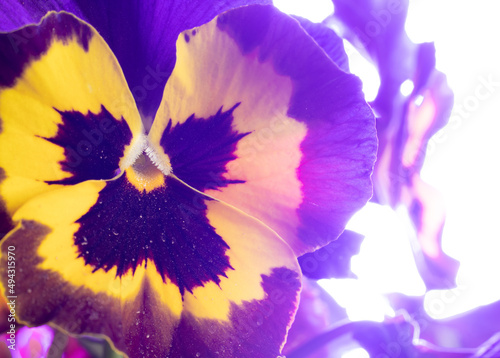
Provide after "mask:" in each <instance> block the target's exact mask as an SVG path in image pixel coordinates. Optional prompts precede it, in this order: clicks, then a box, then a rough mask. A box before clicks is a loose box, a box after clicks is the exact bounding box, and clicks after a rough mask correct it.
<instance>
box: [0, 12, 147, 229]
mask: <svg viewBox="0 0 500 358" xmlns="http://www.w3.org/2000/svg"><path fill="white" fill-rule="evenodd" d="M28 29H29V30H28ZM24 31H29V32H30V33H32V34H33V35H32V36H31V37H29V38H27V37H25V36H24V35H23V33H24ZM0 125H1V131H0V173H1V175H0V179H1V181H0V197H1V199H2V201H3V205H2V206H5V207H4V208H2V209H3V210H2V212H3V213H4V215H5V213H7V216H6V219H5V220H3V224H4V225H5V226H7V227H8V226H9V225H8V224H7V223H6V221H7V220H8V217H9V216H10V215H12V213H13V212H14V211H15V210H16V209H17V208H18V207H19V206H20V205H22V204H23V203H24V202H25V201H26V200H28V199H29V198H31V197H32V196H34V195H36V194H39V193H41V192H44V191H47V190H51V189H53V188H55V187H56V186H57V185H58V184H74V183H77V182H81V181H84V180H88V179H109V178H112V177H114V176H115V175H116V174H117V171H120V170H121V169H123V168H126V167H127V166H128V165H130V164H131V161H132V160H133V157H134V156H135V155H136V152H137V151H138V150H140V148H141V147H142V145H143V139H142V132H143V127H142V122H141V119H140V116H139V113H138V111H137V109H136V107H135V103H134V99H133V97H132V95H131V93H130V91H129V90H128V87H127V84H126V82H125V78H124V77H123V73H122V72H121V70H120V66H119V65H118V63H117V61H116V58H115V57H114V56H113V54H112V53H111V51H110V49H109V47H108V46H107V45H106V43H105V42H104V40H103V39H102V38H101V37H100V36H99V34H98V33H97V32H96V31H95V29H93V28H92V27H90V26H89V25H88V24H86V23H84V22H82V21H80V20H78V19H77V18H76V17H74V16H73V15H70V14H67V13H50V14H48V15H47V16H46V17H44V18H43V20H42V22H41V23H40V24H39V25H30V26H27V27H26V28H24V29H20V30H17V31H14V32H11V33H3V34H0Z"/></svg>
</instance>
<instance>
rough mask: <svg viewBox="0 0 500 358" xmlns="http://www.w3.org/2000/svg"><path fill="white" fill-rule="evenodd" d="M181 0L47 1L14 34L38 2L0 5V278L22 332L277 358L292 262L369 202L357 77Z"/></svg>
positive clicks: (293, 40) (121, 346) (268, 30)
mask: <svg viewBox="0 0 500 358" xmlns="http://www.w3.org/2000/svg"><path fill="white" fill-rule="evenodd" d="M85 4H87V3H85ZM196 4H197V2H189V1H174V2H170V3H168V4H163V3H161V4H160V3H159V2H151V4H150V3H149V2H135V1H130V2H126V3H125V4H121V3H120V6H118V5H117V6H112V5H111V4H110V3H108V2H105V3H95V4H94V3H91V4H90V5H88V4H87V5H82V4H79V3H78V2H75V3H72V2H71V3H69V4H66V5H65V6H66V7H63V8H61V7H60V6H55V5H54V4H52V3H49V5H50V6H52V5H54V6H53V8H54V9H55V10H64V9H65V10H68V11H70V12H71V13H69V12H49V13H47V14H46V15H44V16H43V18H42V19H41V21H40V23H38V24H36V25H28V26H26V27H24V28H18V27H19V26H20V25H26V24H27V23H29V22H32V21H35V22H36V21H38V19H39V16H41V14H40V11H41V10H44V9H43V8H39V7H37V6H36V5H26V6H25V7H22V6H21V5H19V4H17V3H16V2H7V3H6V4H4V5H2V6H3V7H2V8H0V13H1V17H0V21H1V22H2V27H3V28H2V29H3V30H4V31H10V32H5V33H2V34H0V68H1V70H0V123H1V131H0V168H1V176H0V177H1V181H0V193H1V200H2V201H1V205H2V206H1V207H2V215H3V216H2V225H3V227H4V228H5V229H4V230H10V231H9V232H8V234H7V235H6V236H5V237H4V238H3V240H2V260H1V263H0V264H1V268H0V274H1V279H2V285H3V287H4V288H5V289H6V293H7V295H14V294H15V295H16V296H17V303H16V305H17V306H16V307H17V308H16V309H17V312H16V314H17V318H18V320H19V321H20V322H23V323H26V324H29V325H42V324H46V323H50V324H53V325H55V326H57V327H59V328H61V329H62V330H65V331H67V332H69V333H72V334H97V335H103V336H105V337H107V338H108V339H109V340H110V342H111V343H112V344H113V345H114V347H115V348H116V349H117V350H119V351H121V352H124V353H125V354H127V355H128V356H130V357H167V356H169V357H182V356H183V357H195V356H200V357H211V356H219V357H276V356H278V355H279V354H280V352H281V348H282V346H283V344H284V341H285V338H286V334H287V330H288V327H289V326H290V324H291V322H292V320H293V316H294V312H295V310H296V306H297V301H298V294H299V291H300V285H301V284H300V275H301V273H300V269H299V265H298V262H297V257H298V256H299V255H302V254H304V253H306V252H310V251H312V250H315V249H317V248H319V247H321V246H323V245H326V244H328V243H329V242H330V241H331V240H333V239H335V238H336V237H337V236H339V235H340V233H341V232H342V231H343V228H344V225H345V223H346V221H347V220H348V219H349V218H350V216H351V215H352V214H353V213H354V212H355V211H356V210H358V209H359V208H360V207H361V206H362V205H364V203H365V202H366V201H367V200H368V199H369V198H370V195H371V183H370V173H371V170H372V166H373V162H374V157H375V152H376V138H375V128H374V119H373V114H372V112H371V110H370V108H369V107H368V105H367V104H366V103H365V102H364V99H363V95H362V93H361V89H360V82H359V80H357V79H356V78H355V77H354V76H352V75H350V74H347V73H345V72H344V71H342V70H341V69H340V68H339V67H338V66H337V65H335V63H334V62H333V61H332V60H331V59H330V58H329V57H328V56H327V55H326V54H325V52H323V50H322V49H321V48H320V47H318V45H317V44H316V43H315V42H314V41H313V40H312V39H311V37H310V36H309V35H307V34H306V32H304V30H303V29H302V28H301V27H300V25H299V24H298V23H297V21H296V20H294V19H292V18H290V17H288V16H285V15H283V14H281V13H280V12H278V11H277V10H276V9H274V8H273V7H271V6H260V5H258V6H248V7H242V8H238V9H235V10H232V11H229V12H226V13H223V14H221V15H219V16H217V17H216V18H215V19H213V20H211V19H212V17H213V16H215V15H217V14H218V12H219V11H220V10H226V9H228V8H229V7H228V6H227V4H225V3H224V2H217V1H214V2H213V3H212V2H210V5H204V4H205V3H203V4H202V2H200V4H199V5H200V6H199V8H198V7H196ZM49 5H47V6H49ZM46 10H50V9H48V8H47V9H46ZM42 15H43V14H42ZM114 15H122V16H114ZM191 15H192V16H193V18H191V17H190V16H191ZM193 19H194V20H193ZM85 20H86V21H87V22H86V21H85ZM16 21H18V22H16ZM92 25H94V26H95V27H93V26H92ZM115 26H116V27H115ZM192 26H198V27H194V28H190V27H192ZM118 29H120V30H124V31H123V32H120V31H118ZM174 39H177V40H176V42H175V47H174ZM130 44H133V45H135V46H137V47H131V46H130ZM115 56H116V57H115ZM122 70H123V72H122ZM144 71H145V72H146V73H145V75H144ZM167 77H168V79H167ZM9 252H15V255H16V268H18V270H17V271H16V286H15V287H12V288H11V287H9V286H8V280H7V272H6V271H7V269H6V268H7V264H6V260H7V257H8V255H9ZM19 268H22V270H21V269H19ZM10 290H12V291H10Z"/></svg>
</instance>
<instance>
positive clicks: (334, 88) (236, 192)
mask: <svg viewBox="0 0 500 358" xmlns="http://www.w3.org/2000/svg"><path fill="white" fill-rule="evenodd" d="M149 142H150V146H151V148H152V151H151V153H150V154H151V156H152V157H153V159H154V161H155V162H157V164H158V165H159V166H160V167H162V168H163V169H164V170H166V171H170V168H171V171H172V172H173V174H174V175H175V176H177V177H178V178H179V179H181V180H182V181H184V182H186V183H187V184H188V185H191V186H193V187H194V188H196V189H197V190H200V191H202V192H204V193H206V194H208V195H210V196H212V197H214V198H217V199H220V200H221V201H224V202H226V203H228V204H230V205H232V206H234V207H237V208H239V209H241V210H242V211H244V212H246V213H247V214H249V215H252V216H254V217H255V218H257V219H259V220H261V221H262V222H264V223H265V224H266V225H269V226H270V227H271V228H273V230H275V231H276V232H277V233H278V234H279V235H280V236H281V237H282V238H284V240H285V241H286V242H287V243H288V244H289V245H290V246H291V247H292V248H293V249H294V251H295V253H296V254H300V253H304V252H306V251H311V250H313V249H314V248H316V247H318V246H321V245H324V244H326V243H328V242H329V241H331V240H333V239H334V238H336V237H337V236H338V235H339V234H340V233H341V232H342V230H343V227H344V224H345V222H346V221H347V220H348V218H349V217H350V216H351V215H352V213H354V212H355V211H356V210H357V209H359V208H360V207H361V206H362V205H364V203H365V202H366V201H367V200H368V198H369V197H370V195H371V183H370V173H371V170H372V166H373V162H374V159H375V151H376V137H375V127H374V118H373V114H372V113H371V110H370V108H369V107H368V105H367V104H366V103H365V102H364V100H363V95H362V92H361V89H360V82H359V80H358V79H356V78H355V77H354V76H352V75H349V74H346V73H344V72H343V71H342V70H340V69H339V68H338V67H337V66H336V65H335V64H334V63H333V62H332V61H331V60H330V59H329V58H328V57H327V55H326V54H325V53H324V52H323V51H322V50H321V48H319V47H318V46H317V45H316V43H315V42H314V41H313V40H312V39H311V37H309V36H308V35H307V34H306V33H305V32H304V30H303V29H302V28H301V27H300V26H299V25H298V23H297V22H296V21H295V20H294V19H292V18H290V17H288V16H285V15H283V14H281V13H280V12H278V11H277V10H276V9H274V8H272V7H265V6H249V7H245V8H241V9H236V10H233V11H230V12H227V13H225V14H223V15H221V16H219V17H218V18H217V19H216V20H214V21H212V22H210V23H209V24H207V25H204V26H202V27H200V28H197V29H193V30H189V31H186V32H184V33H183V34H182V35H181V36H180V37H179V39H178V41H177V63H176V67H175V69H174V71H173V73H172V76H171V77H170V79H169V81H168V83H167V85H166V87H165V92H164V98H163V101H162V104H161V106H160V109H159V110H158V113H157V115H156V118H155V121H154V123H153V127H152V129H151V131H150V133H149Z"/></svg>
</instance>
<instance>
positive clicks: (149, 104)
mask: <svg viewBox="0 0 500 358" xmlns="http://www.w3.org/2000/svg"><path fill="white" fill-rule="evenodd" d="M256 3H259V4H264V3H270V1H268V0H232V1H229V0H170V1H158V0H146V1H142V0H126V1H117V0H104V1H87V0H67V1H64V0H62V1H54V0H52V1H50V0H49V1H23V2H20V1H18V0H6V1H2V3H1V4H0V30H2V31H11V30H12V29H14V28H17V27H20V26H23V25H26V24H29V23H36V22H38V21H39V20H40V19H41V17H42V16H43V15H45V13H46V12H47V11H49V10H66V11H69V12H71V13H74V14H75V15H77V16H78V17H80V18H82V19H84V20H85V21H87V22H89V23H90V24H92V26H94V27H95V28H96V29H97V31H98V32H99V34H101V36H102V37H103V38H104V39H105V40H106V42H107V43H108V45H109V46H110V47H111V49H112V50H113V53H114V54H115V55H116V57H117V58H118V61H119V62H120V65H121V66H122V68H123V72H124V73H125V77H126V78H127V82H128V83H129V85H130V88H131V90H132V93H133V95H134V98H135V100H136V102H137V106H138V108H139V110H140V111H141V114H142V115H143V116H144V117H150V118H152V117H153V116H154V114H155V112H156V110H157V108H158V105H159V104H160V100H161V95H162V91H163V88H164V86H165V83H166V81H167V78H168V76H169V75H170V73H171V71H172V69H173V67H174V63H175V41H176V39H177V36H178V35H179V33H181V32H182V31H184V30H186V29H189V28H192V27H194V26H199V25H202V24H204V23H206V22H208V21H210V20H211V19H212V18H214V17H215V16H216V15H218V14H220V13H222V12H224V11H226V10H229V9H232V8H236V7H239V6H243V5H248V4H256Z"/></svg>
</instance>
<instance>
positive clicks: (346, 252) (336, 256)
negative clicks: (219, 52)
mask: <svg viewBox="0 0 500 358" xmlns="http://www.w3.org/2000/svg"><path fill="white" fill-rule="evenodd" d="M363 238H364V237H363V235H360V234H358V233H356V232H353V231H349V230H346V231H344V232H343V233H342V234H341V235H340V236H339V237H338V239H337V240H335V241H332V242H331V243H330V244H328V245H326V246H324V247H322V248H320V249H318V250H316V251H314V252H310V253H307V254H305V255H302V256H300V257H299V258H298V260H299V264H300V268H301V269H302V274H303V275H305V276H306V277H308V278H312V279H315V280H320V279H323V278H354V277H356V275H355V274H354V273H352V272H351V258H352V256H354V255H356V254H358V253H359V249H360V246H361V243H362V242H363Z"/></svg>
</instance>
